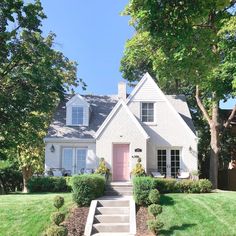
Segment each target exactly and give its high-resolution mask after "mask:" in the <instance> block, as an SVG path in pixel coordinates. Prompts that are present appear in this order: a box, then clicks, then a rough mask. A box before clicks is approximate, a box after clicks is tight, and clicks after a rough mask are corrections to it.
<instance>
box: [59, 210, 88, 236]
mask: <svg viewBox="0 0 236 236" xmlns="http://www.w3.org/2000/svg"><path fill="white" fill-rule="evenodd" d="M88 212H89V207H79V208H78V207H75V208H73V209H72V210H71V212H70V213H69V217H68V218H67V219H66V221H65V222H64V223H63V225H64V226H66V228H67V229H68V236H82V235H84V228H85V225H86V220H87V216H88Z"/></svg>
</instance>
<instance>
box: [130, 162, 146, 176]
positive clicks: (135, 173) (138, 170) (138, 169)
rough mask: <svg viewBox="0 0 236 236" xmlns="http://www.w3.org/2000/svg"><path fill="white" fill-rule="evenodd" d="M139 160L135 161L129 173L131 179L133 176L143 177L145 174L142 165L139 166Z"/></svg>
mask: <svg viewBox="0 0 236 236" xmlns="http://www.w3.org/2000/svg"><path fill="white" fill-rule="evenodd" d="M141 161H142V160H141V158H140V157H139V158H138V160H137V163H136V165H135V167H134V168H133V169H132V171H131V178H132V177H133V176H145V175H146V173H145V170H144V168H143V165H142V164H141Z"/></svg>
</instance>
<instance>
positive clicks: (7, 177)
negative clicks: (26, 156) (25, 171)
mask: <svg viewBox="0 0 236 236" xmlns="http://www.w3.org/2000/svg"><path fill="white" fill-rule="evenodd" d="M22 187H23V177H22V173H21V172H20V171H19V170H17V169H16V168H15V167H14V166H7V167H4V168H1V169H0V194H1V193H8V192H15V191H16V190H18V191H19V190H22ZM1 188H2V189H1Z"/></svg>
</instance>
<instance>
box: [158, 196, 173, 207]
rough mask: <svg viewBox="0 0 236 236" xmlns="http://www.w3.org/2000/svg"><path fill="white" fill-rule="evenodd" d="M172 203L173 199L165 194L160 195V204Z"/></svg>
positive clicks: (167, 204)
mask: <svg viewBox="0 0 236 236" xmlns="http://www.w3.org/2000/svg"><path fill="white" fill-rule="evenodd" d="M174 204H175V201H174V199H173V198H172V197H170V196H167V195H161V198H160V205H162V206H169V205H174Z"/></svg>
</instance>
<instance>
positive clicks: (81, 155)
mask: <svg viewBox="0 0 236 236" xmlns="http://www.w3.org/2000/svg"><path fill="white" fill-rule="evenodd" d="M86 154H87V150H86V149H77V152H76V166H77V168H76V169H77V173H80V172H81V169H85V168H86Z"/></svg>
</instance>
